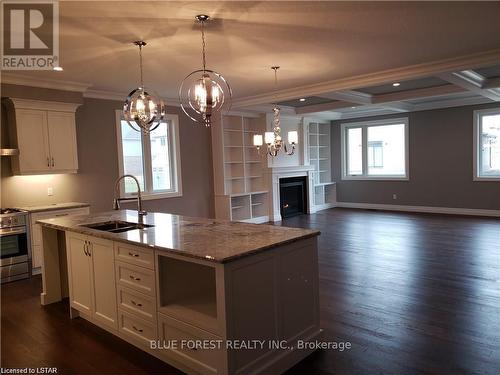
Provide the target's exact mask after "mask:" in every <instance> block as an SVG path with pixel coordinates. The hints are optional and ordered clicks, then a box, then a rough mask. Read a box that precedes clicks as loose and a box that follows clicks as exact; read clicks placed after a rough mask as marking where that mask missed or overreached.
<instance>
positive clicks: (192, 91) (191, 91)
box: [179, 14, 232, 126]
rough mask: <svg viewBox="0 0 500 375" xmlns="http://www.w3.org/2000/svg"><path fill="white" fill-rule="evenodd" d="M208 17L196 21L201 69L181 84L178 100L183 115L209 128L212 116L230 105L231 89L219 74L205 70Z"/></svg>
mask: <svg viewBox="0 0 500 375" xmlns="http://www.w3.org/2000/svg"><path fill="white" fill-rule="evenodd" d="M209 19H210V17H209V16H207V15H204V14H200V15H198V16H196V21H197V22H199V23H200V24H201V46H202V64H203V69H201V70H195V71H194V72H192V73H190V74H189V75H188V76H187V77H186V78H184V80H183V81H182V83H181V86H180V88H179V100H180V103H181V108H182V110H183V111H184V113H185V114H186V115H187V116H188V117H189V118H190V119H192V120H194V121H196V122H199V123H202V124H204V125H205V126H210V124H211V121H212V116H213V115H214V114H215V113H217V112H219V111H221V110H223V109H224V110H227V108H228V107H229V106H230V103H231V96H232V92H231V87H229V84H228V83H227V81H226V79H225V78H224V77H223V76H222V75H221V74H219V73H217V72H214V71H213V70H209V69H207V68H206V56H205V46H206V43H205V23H206V22H207V21H208V20H209Z"/></svg>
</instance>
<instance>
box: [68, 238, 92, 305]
mask: <svg viewBox="0 0 500 375" xmlns="http://www.w3.org/2000/svg"><path fill="white" fill-rule="evenodd" d="M66 235H67V236H68V240H67V249H66V250H67V253H68V276H69V288H70V297H69V298H70V305H71V307H73V308H74V309H76V310H78V311H81V312H83V313H86V314H89V315H91V312H92V289H93V288H92V263H91V262H92V258H91V257H90V256H89V255H87V253H88V252H87V251H86V250H87V246H86V240H87V238H86V237H85V236H82V235H78V234H74V233H69V232H66Z"/></svg>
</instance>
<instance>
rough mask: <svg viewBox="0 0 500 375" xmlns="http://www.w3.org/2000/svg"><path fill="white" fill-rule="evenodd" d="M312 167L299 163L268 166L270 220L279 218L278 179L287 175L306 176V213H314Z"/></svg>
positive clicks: (278, 219)
mask: <svg viewBox="0 0 500 375" xmlns="http://www.w3.org/2000/svg"><path fill="white" fill-rule="evenodd" d="M313 172H314V167H313V166H311V165H300V166H293V167H273V168H269V172H268V178H269V180H268V181H269V185H268V186H270V187H271V190H270V194H269V195H270V196H269V199H270V203H271V207H272V211H271V217H270V218H269V219H270V220H271V221H280V220H281V210H280V179H281V178H288V177H307V179H306V182H307V213H308V214H311V213H314V211H313V210H314V208H313V207H314V176H313Z"/></svg>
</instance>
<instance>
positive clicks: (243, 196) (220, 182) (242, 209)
mask: <svg viewBox="0 0 500 375" xmlns="http://www.w3.org/2000/svg"><path fill="white" fill-rule="evenodd" d="M262 125H263V124H262V121H259V119H257V118H249V117H243V116H222V119H221V121H220V123H219V124H217V126H214V128H213V133H212V150H213V159H214V175H215V179H216V181H215V183H214V185H215V197H216V198H215V204H216V207H215V208H216V210H215V211H216V217H217V218H221V219H229V220H233V221H246V222H255V223H260V222H267V221H268V220H269V194H268V189H267V183H266V178H265V175H264V171H265V168H266V159H265V157H263V156H262V155H261V154H259V153H258V151H257V149H256V148H255V147H254V146H253V136H254V134H257V133H259V134H262V133H263V132H264V128H263V126H262Z"/></svg>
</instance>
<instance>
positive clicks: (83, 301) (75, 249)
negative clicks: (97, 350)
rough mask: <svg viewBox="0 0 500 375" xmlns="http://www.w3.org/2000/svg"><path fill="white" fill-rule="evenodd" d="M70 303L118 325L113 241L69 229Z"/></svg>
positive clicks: (91, 315) (109, 323) (97, 319)
mask: <svg viewBox="0 0 500 375" xmlns="http://www.w3.org/2000/svg"><path fill="white" fill-rule="evenodd" d="M67 233H68V235H67V238H66V249H67V258H68V277H69V289H70V291H69V294H70V305H71V307H72V308H74V309H75V310H78V311H80V312H82V313H84V314H86V315H88V316H90V317H91V318H92V319H93V320H95V321H96V322H97V323H101V324H103V325H105V326H107V327H111V328H114V329H117V328H118V318H117V308H116V286H115V265H114V252H113V242H111V241H107V240H103V239H100V238H95V237H89V236H84V235H80V234H77V233H69V232H67Z"/></svg>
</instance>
